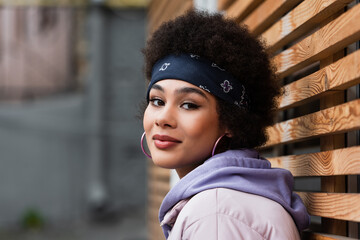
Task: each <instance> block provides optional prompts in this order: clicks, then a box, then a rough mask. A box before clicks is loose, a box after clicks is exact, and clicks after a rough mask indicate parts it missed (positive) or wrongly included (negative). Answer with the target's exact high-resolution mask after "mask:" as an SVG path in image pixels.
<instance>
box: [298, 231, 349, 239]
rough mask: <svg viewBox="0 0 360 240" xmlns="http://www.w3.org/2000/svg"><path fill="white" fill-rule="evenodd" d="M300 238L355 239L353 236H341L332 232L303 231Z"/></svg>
mask: <svg viewBox="0 0 360 240" xmlns="http://www.w3.org/2000/svg"><path fill="white" fill-rule="evenodd" d="M302 239H306V240H355V238H349V237H343V236H338V235H333V234H325V233H314V232H303V237H302Z"/></svg>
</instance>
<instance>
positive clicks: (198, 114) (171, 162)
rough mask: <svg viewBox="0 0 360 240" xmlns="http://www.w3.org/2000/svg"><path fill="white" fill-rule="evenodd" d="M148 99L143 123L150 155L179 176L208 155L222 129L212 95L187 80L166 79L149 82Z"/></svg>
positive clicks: (155, 161) (158, 163) (157, 162)
mask: <svg viewBox="0 0 360 240" xmlns="http://www.w3.org/2000/svg"><path fill="white" fill-rule="evenodd" d="M149 100H150V102H149V105H148V106H147V108H146V110H145V114H144V120H143V125H144V129H145V132H146V141H147V144H148V146H149V150H150V152H151V156H152V159H153V161H154V163H155V164H156V165H158V166H160V167H164V168H172V169H176V170H177V172H178V174H179V176H180V177H183V176H184V175H186V174H187V173H188V172H189V171H191V170H192V169H194V168H195V167H196V166H198V165H200V164H201V163H202V162H203V161H204V160H206V159H207V158H208V157H209V156H210V155H211V151H212V148H213V146H214V143H215V142H216V140H217V139H218V138H219V137H220V136H221V135H222V134H224V132H225V131H224V130H222V129H220V127H219V118H218V113H217V111H216V99H215V97H214V96H212V95H211V94H210V93H208V92H206V91H204V90H202V89H200V88H199V87H196V86H194V85H192V84H190V83H187V82H185V81H181V80H174V79H166V80H162V81H159V82H157V83H156V84H154V85H153V87H152V89H151V90H150V95H149Z"/></svg>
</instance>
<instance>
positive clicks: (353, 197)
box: [298, 192, 360, 222]
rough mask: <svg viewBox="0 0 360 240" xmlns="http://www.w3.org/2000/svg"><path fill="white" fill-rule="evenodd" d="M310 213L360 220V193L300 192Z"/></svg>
mask: <svg viewBox="0 0 360 240" xmlns="http://www.w3.org/2000/svg"><path fill="white" fill-rule="evenodd" d="M298 194H299V195H300V197H301V199H302V200H303V201H304V204H305V206H306V208H307V210H308V212H309V214H310V215H313V216H321V217H327V218H333V219H340V220H347V221H354V222H360V194H354V193H305V192H298Z"/></svg>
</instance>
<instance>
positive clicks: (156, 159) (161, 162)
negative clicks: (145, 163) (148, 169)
mask: <svg viewBox="0 0 360 240" xmlns="http://www.w3.org/2000/svg"><path fill="white" fill-rule="evenodd" d="M152 161H153V163H154V164H155V165H156V166H158V167H162V168H168V169H175V168H177V165H176V164H174V162H175V161H174V157H169V156H158V155H157V154H154V156H152Z"/></svg>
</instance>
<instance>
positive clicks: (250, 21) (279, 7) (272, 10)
mask: <svg viewBox="0 0 360 240" xmlns="http://www.w3.org/2000/svg"><path fill="white" fill-rule="evenodd" d="M299 2H301V0H267V1H265V2H264V3H263V4H261V5H260V6H259V7H258V8H256V10H254V11H253V12H252V13H251V14H250V15H249V16H248V17H247V18H246V19H245V20H244V22H243V23H244V24H245V25H247V26H248V28H249V30H250V31H251V32H252V34H254V35H258V34H260V33H262V32H263V31H264V30H265V29H266V28H268V27H269V26H271V25H272V24H273V23H274V22H275V21H276V20H278V19H279V18H280V17H281V16H283V15H284V14H285V13H287V12H288V11H289V10H290V9H291V8H293V7H294V6H295V5H296V4H298V3H299Z"/></svg>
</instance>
